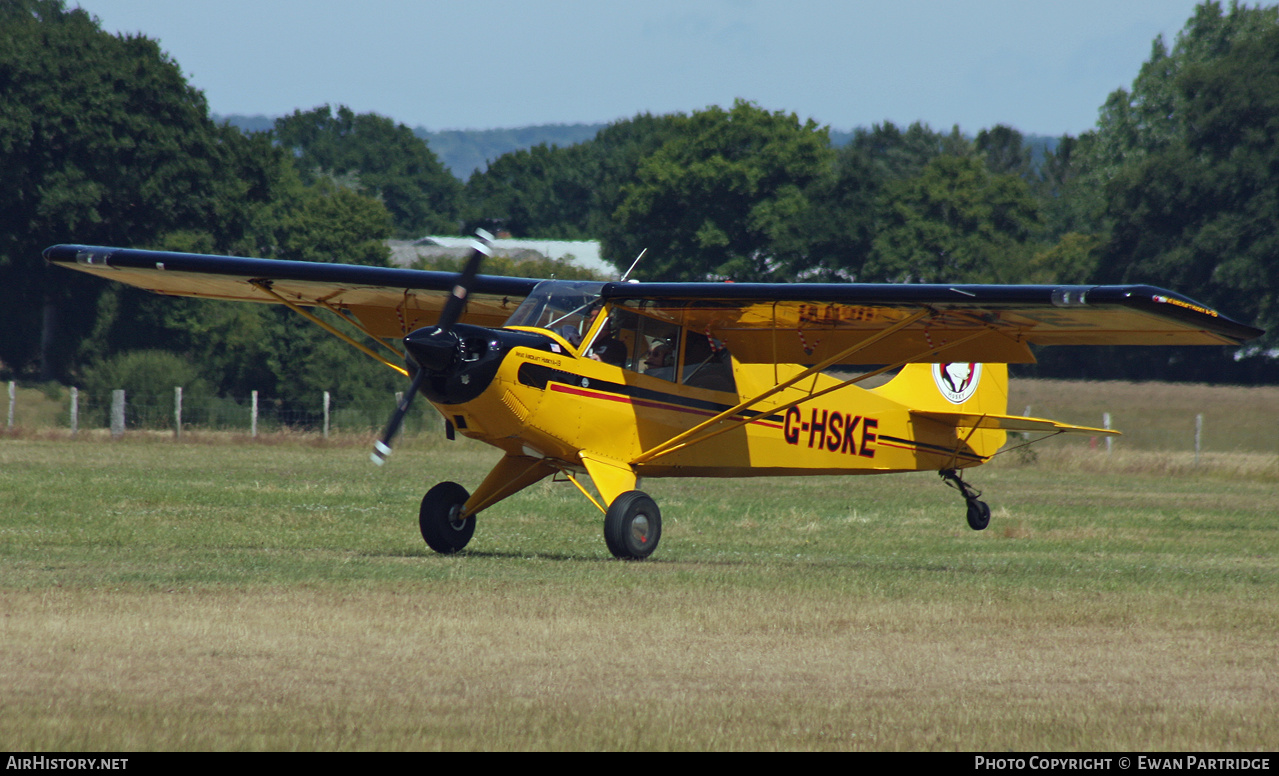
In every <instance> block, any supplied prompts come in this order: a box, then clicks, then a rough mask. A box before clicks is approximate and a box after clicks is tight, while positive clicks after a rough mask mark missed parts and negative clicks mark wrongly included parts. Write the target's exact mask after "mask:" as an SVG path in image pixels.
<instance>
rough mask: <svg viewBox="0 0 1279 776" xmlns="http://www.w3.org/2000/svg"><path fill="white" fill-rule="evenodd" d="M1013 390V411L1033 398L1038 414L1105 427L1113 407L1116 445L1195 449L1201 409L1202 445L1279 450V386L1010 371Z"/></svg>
mask: <svg viewBox="0 0 1279 776" xmlns="http://www.w3.org/2000/svg"><path fill="white" fill-rule="evenodd" d="M1008 393H1009V395H1008V411H1009V412H1011V413H1013V414H1022V413H1023V411H1024V410H1025V408H1026V407H1027V406H1029V407H1030V410H1031V414H1032V415H1033V416H1036V417H1041V418H1052V419H1054V420H1061V421H1065V422H1067V423H1077V424H1079V425H1084V426H1094V427H1100V426H1101V425H1102V415H1103V414H1104V413H1107V412H1109V413H1110V415H1111V423H1112V425H1113V427H1114V428H1116V429H1118V430H1120V431H1122V432H1123V434H1124V435H1123V436H1122V437H1120V438H1118V439H1117V440H1115V443H1114V444H1115V446H1116V447H1119V448H1124V449H1130V450H1132V449H1136V450H1178V451H1184V452H1193V451H1194V438H1195V437H1194V435H1195V416H1196V415H1203V418H1204V420H1203V435H1202V439H1201V444H1202V448H1201V449H1202V450H1205V451H1214V452H1235V451H1242V452H1262V453H1270V454H1279V386H1253V387H1242V386H1229V385H1203V384H1199V383H1130V382H1119V381H1109V382H1078V381H1067V380H1018V379H1013V380H1012V381H1010V383H1009V391H1008ZM1087 443H1088V440H1087V439H1086V438H1085V439H1083V440H1082V441H1081V442H1079V443H1078V444H1081V445H1086V444H1087Z"/></svg>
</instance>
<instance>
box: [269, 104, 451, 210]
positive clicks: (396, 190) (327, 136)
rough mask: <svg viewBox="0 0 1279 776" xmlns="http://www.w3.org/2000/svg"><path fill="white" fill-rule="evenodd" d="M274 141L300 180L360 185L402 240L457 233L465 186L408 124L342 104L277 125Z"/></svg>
mask: <svg viewBox="0 0 1279 776" xmlns="http://www.w3.org/2000/svg"><path fill="white" fill-rule="evenodd" d="M274 135H275V138H276V140H277V141H278V142H279V143H280V145H281V146H283V147H284V148H285V149H287V150H288V151H289V153H291V154H292V155H293V157H294V159H295V160H296V163H297V167H298V170H299V171H300V172H301V174H302V178H303V181H304V182H306V183H314V182H315V181H317V180H319V179H321V178H323V177H325V176H326V175H327V176H337V177H339V178H341V177H344V176H345V177H346V178H347V179H352V176H353V180H354V181H355V183H356V185H357V186H358V187H360V188H363V189H364V190H365V191H367V192H368V193H369V194H370V195H371V196H373V197H375V198H377V199H380V200H382V202H383V203H384V204H385V205H386V209H387V210H389V211H390V212H391V218H392V221H393V222H394V224H395V229H396V231H397V232H398V233H399V234H401V235H404V236H421V235H423V234H429V233H446V234H452V233H454V232H456V231H457V229H458V226H459V224H458V212H459V211H458V209H459V205H460V197H461V193H462V184H461V183H460V182H458V180H457V179H456V178H454V177H453V175H451V174H450V173H449V172H448V171H447V170H445V169H444V166H443V165H442V164H440V161H439V159H438V158H436V156H435V154H434V153H432V152H431V149H430V148H428V147H427V145H426V142H425V141H423V140H422V139H421V138H418V137H417V136H416V135H414V134H413V130H411V129H409V128H408V127H406V126H404V125H403V124H396V123H395V122H394V121H392V120H391V119H389V118H386V117H384V116H379V115H377V114H374V113H361V114H356V113H354V112H353V111H352V110H351V109H350V108H347V107H346V106H345V105H342V106H338V109H337V113H336V115H335V114H334V112H333V109H332V108H330V107H329V106H328V105H323V106H321V107H318V108H315V109H313V110H310V111H305V112H303V111H294V112H293V114H292V115H289V116H284V117H282V118H280V119H277V120H276V122H275V130H274Z"/></svg>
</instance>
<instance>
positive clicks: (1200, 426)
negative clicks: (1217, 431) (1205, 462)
mask: <svg viewBox="0 0 1279 776" xmlns="http://www.w3.org/2000/svg"><path fill="white" fill-rule="evenodd" d="M1203 432H1204V416H1203V413H1202V412H1201V413H1199V414H1198V415H1195V466H1198V465H1199V441H1200V439H1201V438H1202V437H1203Z"/></svg>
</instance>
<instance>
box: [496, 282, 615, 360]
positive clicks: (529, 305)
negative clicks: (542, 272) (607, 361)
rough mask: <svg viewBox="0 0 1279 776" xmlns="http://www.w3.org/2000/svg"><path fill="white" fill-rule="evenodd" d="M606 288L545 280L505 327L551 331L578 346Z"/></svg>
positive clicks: (589, 284)
mask: <svg viewBox="0 0 1279 776" xmlns="http://www.w3.org/2000/svg"><path fill="white" fill-rule="evenodd" d="M603 287H604V284H603V283H596V282H590V281H582V280H543V281H542V282H541V283H538V284H537V285H536V286H534V287H533V292H532V293H530V294H529V295H528V296H527V297H526V298H525V299H524V301H523V302H522V303H520V306H519V307H517V308H515V312H514V313H512V314H511V317H510V318H507V319H506V325H507V326H534V327H537V328H539V329H549V330H551V331H553V332H555V333H556V334H559V335H560V336H562V337H563V338H564V339H566V340H568V341H569V343H570V344H571V345H573V346H574V347H577V346H578V345H580V344H581V342H582V335H583V334H584V333H586V330H587V328H588V327H589V326H590V323H591V320H592V318H593V317H594V315H595V313H596V312H598V311H599V309H600V289H602V288H603Z"/></svg>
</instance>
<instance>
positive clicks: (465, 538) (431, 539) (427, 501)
mask: <svg viewBox="0 0 1279 776" xmlns="http://www.w3.org/2000/svg"><path fill="white" fill-rule="evenodd" d="M470 497H471V494H469V493H467V492H466V488H464V487H462V486H461V485H458V484H457V483H456V482H441V483H440V484H439V485H436V486H435V487H434V488H431V489H430V490H428V491H427V492H426V495H425V496H424V497H423V498H422V508H421V509H420V510H419V511H418V521H417V522H418V527H419V528H420V529H421V531H422V538H423V539H425V540H426V544H427V546H428V547H430V548H431V549H433V550H435V551H436V552H438V553H441V554H443V555H452V554H453V553H455V552H458V551H459V550H461V549H462V548H463V547H465V546H466V544H467V542H469V541H471V536H472V535H474V533H475V518H474V517H462V505H463V504H465V503H466V500H467V499H468V498H470Z"/></svg>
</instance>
